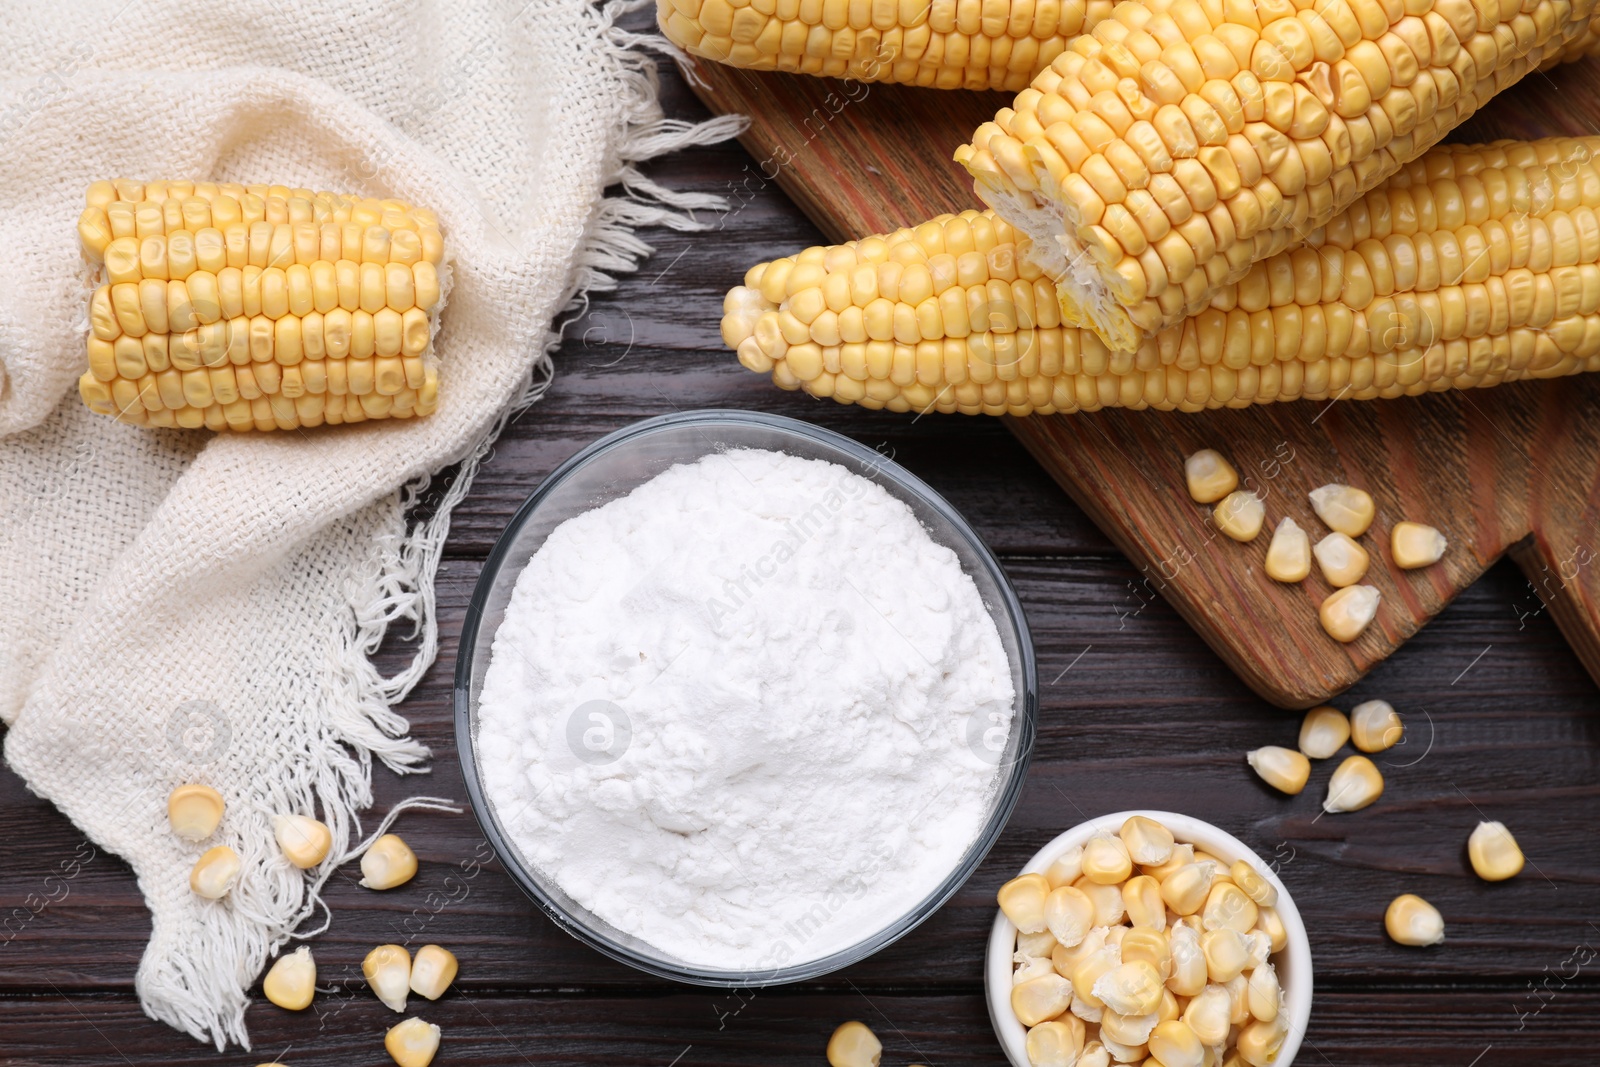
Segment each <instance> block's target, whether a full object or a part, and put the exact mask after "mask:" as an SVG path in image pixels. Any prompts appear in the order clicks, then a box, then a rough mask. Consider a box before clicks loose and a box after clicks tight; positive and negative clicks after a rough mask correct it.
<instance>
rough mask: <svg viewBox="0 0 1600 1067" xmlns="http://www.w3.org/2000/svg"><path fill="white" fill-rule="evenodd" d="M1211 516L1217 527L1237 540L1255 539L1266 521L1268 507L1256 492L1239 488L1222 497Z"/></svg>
mask: <svg viewBox="0 0 1600 1067" xmlns="http://www.w3.org/2000/svg"><path fill="white" fill-rule="evenodd" d="M1211 517H1212V519H1213V520H1214V521H1215V522H1216V524H1217V529H1219V530H1221V531H1222V532H1223V533H1225V534H1227V535H1228V536H1229V537H1231V538H1233V539H1234V540H1235V541H1239V542H1248V541H1254V540H1255V539H1256V535H1258V534H1259V533H1261V524H1262V523H1264V522H1265V521H1266V518H1267V507H1266V505H1265V504H1263V503H1262V502H1261V498H1260V497H1258V496H1256V495H1255V494H1254V493H1251V492H1248V491H1246V490H1244V489H1238V490H1235V491H1234V492H1232V493H1229V494H1228V495H1227V496H1225V497H1223V498H1222V502H1221V503H1220V504H1218V505H1217V506H1216V508H1215V510H1213V511H1212V513H1211Z"/></svg>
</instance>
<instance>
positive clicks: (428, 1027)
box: [383, 1019, 439, 1067]
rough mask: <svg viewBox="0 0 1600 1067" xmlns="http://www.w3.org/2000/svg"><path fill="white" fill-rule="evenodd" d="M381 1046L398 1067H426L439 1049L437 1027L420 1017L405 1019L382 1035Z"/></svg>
mask: <svg viewBox="0 0 1600 1067" xmlns="http://www.w3.org/2000/svg"><path fill="white" fill-rule="evenodd" d="M383 1047H384V1048H385V1049H388V1051H389V1055H390V1056H391V1057H393V1059H394V1062H395V1063H396V1064H397V1065H398V1067H428V1064H430V1063H432V1062H433V1057H434V1055H435V1054H436V1053H437V1052H438V1051H439V1028H438V1027H437V1026H435V1025H434V1024H433V1023H428V1022H423V1021H422V1020H421V1019H405V1020H403V1021H401V1022H398V1023H396V1024H395V1025H394V1026H391V1027H390V1028H389V1032H388V1033H387V1034H385V1035H383Z"/></svg>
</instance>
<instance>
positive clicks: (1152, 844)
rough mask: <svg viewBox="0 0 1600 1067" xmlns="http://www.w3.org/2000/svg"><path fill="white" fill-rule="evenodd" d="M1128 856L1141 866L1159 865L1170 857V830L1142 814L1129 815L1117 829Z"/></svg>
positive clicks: (1171, 838)
mask: <svg viewBox="0 0 1600 1067" xmlns="http://www.w3.org/2000/svg"><path fill="white" fill-rule="evenodd" d="M1117 836H1119V837H1121V838H1122V843H1123V845H1124V846H1125V847H1126V848H1127V851H1128V858H1129V859H1131V860H1133V862H1134V863H1137V864H1139V866H1141V867H1152V866H1159V865H1160V864H1163V863H1165V862H1167V860H1169V859H1171V858H1172V849H1173V846H1174V844H1175V842H1174V841H1173V837H1172V831H1171V830H1168V829H1167V828H1166V827H1165V826H1162V825H1161V824H1160V823H1158V822H1156V821H1155V820H1154V819H1147V818H1145V817H1144V816H1143V815H1134V816H1131V817H1130V818H1129V819H1128V821H1127V822H1124V823H1123V824H1122V829H1120V830H1118V831H1117Z"/></svg>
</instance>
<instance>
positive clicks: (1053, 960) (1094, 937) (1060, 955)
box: [1050, 926, 1107, 979]
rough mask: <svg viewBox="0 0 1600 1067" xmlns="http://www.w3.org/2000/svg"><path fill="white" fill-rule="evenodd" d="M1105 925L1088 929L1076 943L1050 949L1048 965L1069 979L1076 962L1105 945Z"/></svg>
mask: <svg viewBox="0 0 1600 1067" xmlns="http://www.w3.org/2000/svg"><path fill="white" fill-rule="evenodd" d="M1106 932H1107V927H1103V926H1097V927H1095V928H1094V929H1092V930H1090V931H1089V932H1088V933H1087V934H1086V935H1084V938H1083V940H1082V941H1080V942H1078V943H1077V944H1076V945H1070V946H1069V945H1060V944H1058V945H1057V946H1056V947H1055V948H1053V949H1051V950H1050V965H1051V966H1052V967H1054V968H1055V969H1056V973H1057V974H1059V975H1060V976H1061V977H1063V978H1066V979H1071V977H1072V969H1073V968H1074V967H1076V966H1077V965H1078V962H1079V961H1080V960H1083V959H1087V958H1088V957H1089V956H1091V955H1093V954H1094V953H1096V952H1099V951H1100V950H1101V949H1103V948H1105V947H1106Z"/></svg>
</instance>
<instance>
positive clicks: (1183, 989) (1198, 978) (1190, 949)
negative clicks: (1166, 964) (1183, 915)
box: [1167, 924, 1206, 997]
mask: <svg viewBox="0 0 1600 1067" xmlns="http://www.w3.org/2000/svg"><path fill="white" fill-rule="evenodd" d="M1167 944H1168V946H1169V947H1170V949H1171V951H1172V974H1171V975H1170V976H1169V977H1168V978H1167V988H1168V989H1170V990H1171V991H1172V992H1173V993H1174V994H1176V995H1177V996H1180V997H1192V996H1196V995H1198V994H1199V992H1200V991H1201V990H1202V989H1204V988H1205V986H1206V955H1205V951H1204V950H1203V949H1202V948H1201V947H1200V936H1199V935H1198V934H1196V933H1195V932H1194V928H1193V927H1190V926H1186V925H1183V924H1179V925H1177V926H1174V927H1173V928H1172V933H1171V935H1170V936H1169V937H1168V938H1167Z"/></svg>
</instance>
